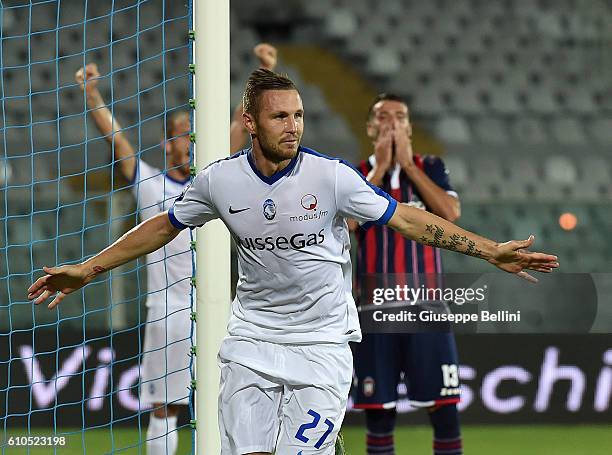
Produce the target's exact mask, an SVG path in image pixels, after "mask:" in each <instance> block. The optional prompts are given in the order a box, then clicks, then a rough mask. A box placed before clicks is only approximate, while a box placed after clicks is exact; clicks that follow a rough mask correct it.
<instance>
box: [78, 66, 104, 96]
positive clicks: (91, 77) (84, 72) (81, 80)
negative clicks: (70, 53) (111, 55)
mask: <svg viewBox="0 0 612 455" xmlns="http://www.w3.org/2000/svg"><path fill="white" fill-rule="evenodd" d="M74 78H75V79H76V81H77V82H78V84H79V86H80V87H81V90H87V92H90V91H92V90H96V89H97V86H98V79H100V72H99V71H98V65H96V64H95V63H89V64H87V65H86V66H85V68H81V69H79V70H78V71H77V72H76V74H75V75H74ZM85 81H87V84H85Z"/></svg>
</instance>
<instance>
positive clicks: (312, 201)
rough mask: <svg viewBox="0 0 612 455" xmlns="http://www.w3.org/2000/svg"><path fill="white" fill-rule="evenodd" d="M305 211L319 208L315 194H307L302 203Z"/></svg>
mask: <svg viewBox="0 0 612 455" xmlns="http://www.w3.org/2000/svg"><path fill="white" fill-rule="evenodd" d="M300 203H301V204H302V207H303V208H304V209H305V210H314V209H316V208H317V198H316V196H315V195H314V194H305V195H304V196H302V200H301V201H300Z"/></svg>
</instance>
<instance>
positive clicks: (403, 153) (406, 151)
mask: <svg viewBox="0 0 612 455" xmlns="http://www.w3.org/2000/svg"><path fill="white" fill-rule="evenodd" d="M393 142H394V143H395V159H396V160H397V162H398V163H399V165H400V166H401V167H402V169H408V168H410V167H411V166H414V161H413V156H414V155H413V152H412V141H411V140H410V136H408V131H407V130H406V129H405V128H400V127H398V126H397V125H396V126H395V128H394V129H393Z"/></svg>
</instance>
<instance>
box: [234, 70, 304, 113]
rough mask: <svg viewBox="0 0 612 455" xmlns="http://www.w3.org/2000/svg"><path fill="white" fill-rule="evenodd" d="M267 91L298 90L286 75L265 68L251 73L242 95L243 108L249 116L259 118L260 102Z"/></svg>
mask: <svg viewBox="0 0 612 455" xmlns="http://www.w3.org/2000/svg"><path fill="white" fill-rule="evenodd" d="M266 90H296V91H297V87H296V86H295V84H294V83H293V81H292V80H291V79H289V77H287V75H285V74H278V73H275V72H274V71H270V70H267V69H264V68H259V69H258V70H255V71H253V72H252V73H251V75H250V76H249V79H248V80H247V83H246V87H245V89H244V94H243V95H242V108H243V109H244V112H246V113H247V114H251V115H253V116H255V117H257V114H258V113H259V108H260V106H259V100H260V99H261V94H262V93H263V92H265V91H266Z"/></svg>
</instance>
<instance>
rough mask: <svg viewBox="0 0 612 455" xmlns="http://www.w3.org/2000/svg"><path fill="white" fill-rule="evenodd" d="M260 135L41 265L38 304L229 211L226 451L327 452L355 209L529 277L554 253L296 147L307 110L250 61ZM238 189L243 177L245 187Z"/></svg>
mask: <svg viewBox="0 0 612 455" xmlns="http://www.w3.org/2000/svg"><path fill="white" fill-rule="evenodd" d="M243 105H244V115H243V119H244V123H245V126H246V128H247V130H248V131H249V134H250V135H251V138H252V148H251V149H249V150H245V151H243V152H241V153H238V154H236V155H234V156H232V157H231V158H228V159H225V160H221V161H218V162H215V163H212V164H211V165H209V166H208V167H207V168H206V169H204V170H202V171H201V172H200V173H198V175H197V177H196V178H195V180H194V181H193V183H192V185H190V187H189V188H188V189H187V191H186V192H185V193H184V194H183V195H182V196H181V197H180V198H179V199H178V200H177V202H176V203H175V204H174V206H173V207H172V208H171V209H170V210H169V211H168V212H167V213H161V214H159V215H156V216H154V217H152V218H150V219H149V220H147V221H145V222H144V223H141V224H140V225H138V226H137V227H135V228H134V229H132V230H131V231H129V232H128V233H126V234H125V235H124V236H123V237H121V238H120V239H119V240H118V241H117V242H115V243H114V244H113V245H111V246H110V247H108V248H106V249H105V250H103V251H102V252H100V253H99V254H97V255H96V256H94V257H93V258H91V259H88V260H87V261H85V262H83V263H81V264H77V265H68V266H62V267H55V268H45V269H44V270H45V272H46V273H47V275H45V276H43V277H41V278H39V279H38V280H37V281H36V282H35V283H34V284H33V285H32V286H30V288H29V289H28V297H29V298H30V299H33V300H34V301H35V303H37V304H38V303H41V302H42V301H44V300H46V299H47V298H48V297H50V296H52V295H55V298H54V299H53V300H52V302H51V303H50V304H49V307H50V308H53V307H55V306H56V305H57V304H58V303H59V302H61V300H62V299H64V297H65V295H66V294H68V293H70V292H73V291H74V290H76V289H79V288H80V287H82V286H84V285H85V284H86V283H88V282H90V281H91V280H92V279H94V278H95V277H96V276H97V275H99V274H101V273H104V272H106V271H107V270H110V269H112V268H114V267H117V266H119V265H121V264H124V263H125V262H127V261H130V260H132V259H134V258H136V257H139V256H141V255H143V254H147V253H149V252H151V251H155V250H156V249H158V248H160V247H162V246H163V245H165V244H167V243H168V242H169V241H171V240H172V239H173V238H175V237H176V236H177V235H179V233H180V232H181V231H182V228H185V227H196V226H201V225H203V224H205V223H206V222H208V221H210V220H212V219H215V218H221V219H222V220H223V222H224V223H225V224H226V226H227V227H228V229H229V230H230V232H231V233H232V235H233V237H234V239H235V240H236V243H237V245H238V258H239V281H238V285H237V290H236V299H235V300H234V302H233V304H232V315H231V319H230V322H229V326H228V336H227V337H226V339H225V340H224V342H223V344H222V347H221V350H220V352H219V360H220V365H221V387H220V398H219V403H220V411H219V413H220V415H219V417H220V419H219V420H220V431H221V439H222V454H224V455H229V454H237V455H244V454H251V455H254V454H257V455H261V454H270V453H273V452H274V453H276V454H278V455H296V454H302V455H307V454H314V453H317V454H332V453H333V451H334V440H335V438H336V434H337V432H338V429H339V428H340V426H341V424H342V420H343V417H344V409H345V405H346V400H347V397H348V393H349V387H350V383H351V375H352V359H351V351H350V349H349V347H348V342H349V341H358V340H359V339H360V338H361V334H360V330H359V324H358V320H357V313H356V309H355V305H354V302H353V298H352V294H351V264H350V258H349V235H348V229H347V225H346V219H347V218H353V219H356V220H358V221H359V222H361V223H363V227H365V228H367V224H369V223H387V224H388V225H389V226H390V227H392V228H393V229H395V230H397V231H398V232H400V233H401V234H402V235H404V236H406V237H409V238H411V239H414V240H417V241H420V242H426V243H429V244H435V245H436V246H441V247H443V248H444V247H447V248H450V249H453V250H455V251H458V252H461V253H464V254H469V255H472V256H476V257H480V258H482V259H485V260H487V261H488V262H490V263H491V264H493V265H495V266H497V267H499V268H500V269H502V270H505V271H507V272H510V273H515V274H517V275H519V276H521V277H523V278H526V279H533V278H532V277H531V276H530V275H528V274H527V272H526V271H525V269H531V270H536V271H540V272H550V271H552V270H553V269H554V268H556V267H558V263H557V258H556V256H552V255H548V254H543V253H532V252H528V251H527V250H526V248H528V247H529V246H530V245H531V244H532V243H533V237H530V238H529V239H528V240H524V241H510V242H506V243H496V242H493V241H491V240H488V239H485V238H483V237H480V236H477V235H475V234H473V233H471V232H468V231H466V230H464V229H461V228H459V227H457V226H455V225H454V224H452V223H450V222H448V221H446V220H444V219H442V218H440V217H438V216H436V215H433V214H432V213H429V212H426V211H424V210H419V209H416V208H413V207H410V206H408V205H404V204H398V203H397V202H396V201H395V200H393V199H392V198H391V197H390V196H388V195H387V194H386V193H384V192H383V191H381V190H379V189H378V188H376V187H373V186H372V185H370V184H369V183H368V182H366V181H365V179H363V177H361V176H360V174H359V173H358V172H357V171H356V170H354V169H353V168H351V167H350V166H349V165H347V164H345V163H344V162H342V161H340V160H338V159H332V158H327V157H325V156H323V155H319V154H318V153H316V152H314V151H312V150H310V149H307V148H304V147H300V139H301V136H302V132H303V127H304V110H303V107H302V100H301V98H300V95H299V93H298V91H297V89H296V88H295V86H294V85H293V83H292V82H291V81H290V80H289V79H287V78H286V77H283V76H280V75H277V74H275V73H273V72H270V71H266V70H261V69H260V70H257V71H255V72H254V73H253V74H252V75H251V77H250V78H249V81H248V82H247V86H246V89H245V93H244V97H243ZM236 189H241V191H237V190H236Z"/></svg>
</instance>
